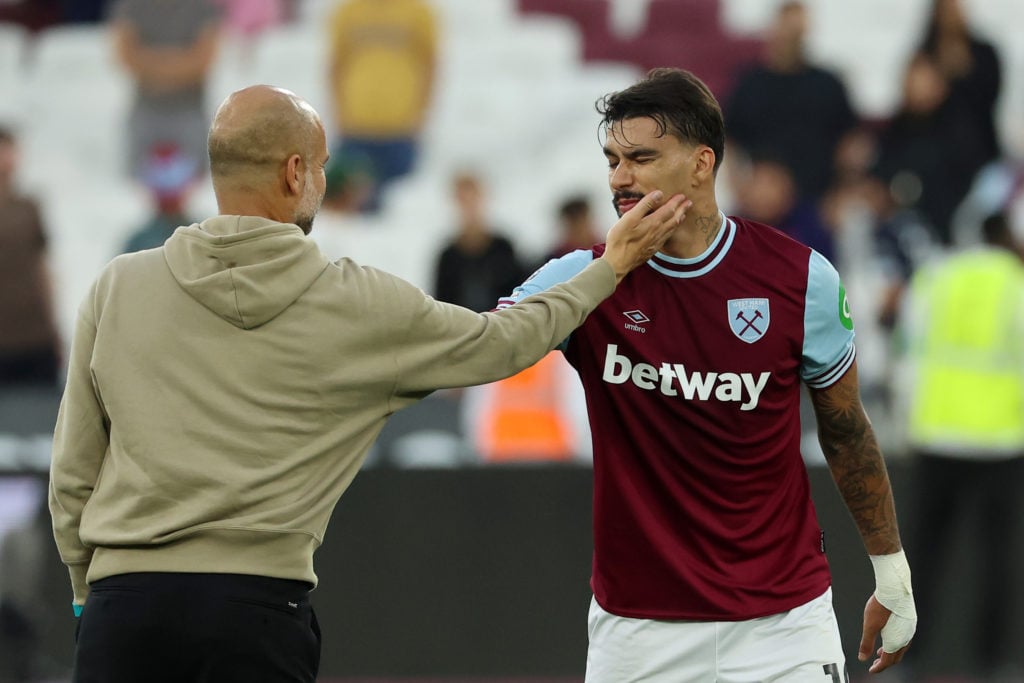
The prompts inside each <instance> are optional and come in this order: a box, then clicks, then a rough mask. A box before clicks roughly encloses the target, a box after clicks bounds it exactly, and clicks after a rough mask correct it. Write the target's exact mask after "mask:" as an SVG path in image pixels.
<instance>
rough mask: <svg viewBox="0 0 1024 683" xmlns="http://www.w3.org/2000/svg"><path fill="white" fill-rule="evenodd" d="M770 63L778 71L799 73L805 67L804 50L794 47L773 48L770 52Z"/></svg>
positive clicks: (780, 46) (778, 46)
mask: <svg viewBox="0 0 1024 683" xmlns="http://www.w3.org/2000/svg"><path fill="white" fill-rule="evenodd" d="M768 63H769V65H770V66H771V67H772V68H773V69H775V70H776V71H781V72H784V73H790V72H793V71H799V70H800V69H801V68H803V65H804V52H803V48H802V47H800V46H793V45H777V46H772V48H770V49H769V52H768Z"/></svg>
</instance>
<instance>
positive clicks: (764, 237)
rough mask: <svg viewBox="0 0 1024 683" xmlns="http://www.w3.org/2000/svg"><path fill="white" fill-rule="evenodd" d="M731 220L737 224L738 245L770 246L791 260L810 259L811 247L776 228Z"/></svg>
mask: <svg viewBox="0 0 1024 683" xmlns="http://www.w3.org/2000/svg"><path fill="white" fill-rule="evenodd" d="M729 220H731V221H732V222H733V223H735V224H736V240H737V242H738V243H744V242H746V243H754V244H757V245H763V246H769V247H771V249H772V250H773V251H777V252H780V253H783V254H785V255H787V256H788V257H790V258H795V259H800V260H806V259H808V258H810V254H811V248H810V247H808V246H807V245H805V244H802V243H801V242H798V241H797V240H795V239H793V238H792V237H790V236H789V235H787V234H786V233H784V232H782V231H781V230H779V229H778V228H776V227H773V226H771V225H767V224H766V223H758V222H757V221H752V220H750V219H747V218H742V217H740V216H729Z"/></svg>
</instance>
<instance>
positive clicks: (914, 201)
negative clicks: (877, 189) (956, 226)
mask: <svg viewBox="0 0 1024 683" xmlns="http://www.w3.org/2000/svg"><path fill="white" fill-rule="evenodd" d="M982 156H983V146H982V144H981V142H980V137H979V131H978V129H977V128H976V126H975V125H974V118H973V116H972V115H971V114H970V112H968V111H967V110H966V109H965V108H964V107H963V105H962V103H961V101H960V100H956V99H953V98H952V97H950V91H949V85H948V83H947V81H946V79H945V77H944V76H943V75H942V72H941V71H940V70H939V68H938V66H937V65H936V64H935V62H934V60H933V59H932V58H931V57H929V56H928V55H927V54H924V53H917V54H916V55H914V57H913V58H912V59H911V60H910V63H909V64H908V65H907V69H906V73H905V75H904V80H903V100H902V103H901V104H900V108H899V110H898V111H897V112H896V113H895V115H894V116H893V117H892V118H891V119H890V120H889V121H888V122H887V124H886V125H885V126H884V128H883V130H882V132H881V133H880V135H879V141H878V159H877V162H876V166H875V169H874V172H875V173H877V174H878V175H879V177H880V178H881V179H882V180H883V181H885V182H886V183H888V184H889V185H890V187H891V188H892V191H893V192H894V193H895V195H896V197H897V201H898V202H899V203H900V204H901V205H903V206H908V207H915V208H917V209H918V210H919V211H920V212H921V213H922V214H923V215H924V217H925V218H926V219H927V220H928V222H929V223H930V224H931V225H932V227H933V229H934V231H935V238H936V240H937V241H938V242H940V243H941V244H944V245H949V244H951V243H952V241H953V240H952V227H951V219H952V217H953V213H954V211H955V210H956V208H957V206H958V205H959V204H960V202H961V201H962V200H963V198H964V197H965V195H966V194H967V191H968V189H969V188H970V186H971V181H972V178H973V176H974V174H975V172H976V171H977V169H978V168H979V161H980V159H981V158H982Z"/></svg>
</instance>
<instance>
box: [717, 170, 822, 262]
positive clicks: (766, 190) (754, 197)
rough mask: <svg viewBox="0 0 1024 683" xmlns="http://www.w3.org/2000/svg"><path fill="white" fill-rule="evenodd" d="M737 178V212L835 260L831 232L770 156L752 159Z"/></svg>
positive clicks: (787, 175) (788, 172) (814, 207)
mask: <svg viewBox="0 0 1024 683" xmlns="http://www.w3.org/2000/svg"><path fill="white" fill-rule="evenodd" d="M740 175H741V179H740V182H739V183H738V185H737V187H736V200H737V204H738V208H737V211H736V212H737V213H740V214H742V215H744V216H746V217H747V218H749V219H750V220H753V221H757V222H758V223H764V224H765V225H771V226H774V227H776V228H778V229H779V230H781V231H782V232H784V233H786V234H787V235H789V236H790V237H792V238H793V239H795V240H797V241H798V242H802V243H803V244H805V245H807V246H808V247H810V248H811V249H814V250H815V251H816V252H818V253H819V254H821V255H822V256H824V257H825V258H827V259H829V260H830V261H831V260H833V259H834V258H835V248H834V242H833V239H832V233H831V232H830V231H829V229H828V227H827V226H826V225H825V222H824V221H823V220H822V217H821V214H820V213H819V211H818V208H817V206H816V205H815V203H814V202H812V201H810V200H809V199H806V198H802V197H801V195H800V192H799V190H798V188H797V184H796V179H795V178H794V176H793V173H792V172H791V171H790V169H789V167H787V166H786V165H785V164H784V163H783V162H782V161H780V160H778V159H776V158H774V157H771V156H767V155H764V156H755V157H754V158H752V159H751V160H750V163H749V164H748V165H747V168H746V171H745V172H741V174H740Z"/></svg>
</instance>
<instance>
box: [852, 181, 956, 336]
mask: <svg viewBox="0 0 1024 683" xmlns="http://www.w3.org/2000/svg"><path fill="white" fill-rule="evenodd" d="M861 191H862V196H863V198H864V201H865V204H866V205H867V208H868V211H869V212H870V215H871V216H872V218H873V223H874V232H873V235H872V238H873V239H872V241H873V246H874V255H875V258H876V263H877V265H878V266H879V270H880V274H881V276H882V287H881V297H880V301H879V303H878V324H879V325H880V326H881V327H882V329H884V330H885V331H887V332H891V331H892V330H893V327H894V326H895V324H896V321H897V317H898V315H899V310H900V306H901V305H902V301H903V295H904V292H905V290H906V287H907V286H908V285H909V284H910V281H911V278H912V277H913V275H914V273H915V272H917V270H918V269H919V268H920V267H921V266H923V265H924V264H925V263H927V262H928V261H929V260H930V259H931V257H932V256H933V255H934V253H935V251H936V247H937V245H936V244H935V242H934V241H933V239H932V229H931V226H930V225H929V224H928V222H927V221H926V220H925V218H924V217H923V216H922V215H921V214H920V213H918V212H917V211H915V210H914V209H913V208H909V207H905V206H901V205H900V204H899V203H898V202H897V201H896V198H895V197H894V196H893V193H892V192H891V191H890V189H889V187H888V186H887V185H885V184H884V183H883V182H882V181H880V180H879V179H878V178H874V177H868V178H865V180H864V182H863V185H862V186H861Z"/></svg>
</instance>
